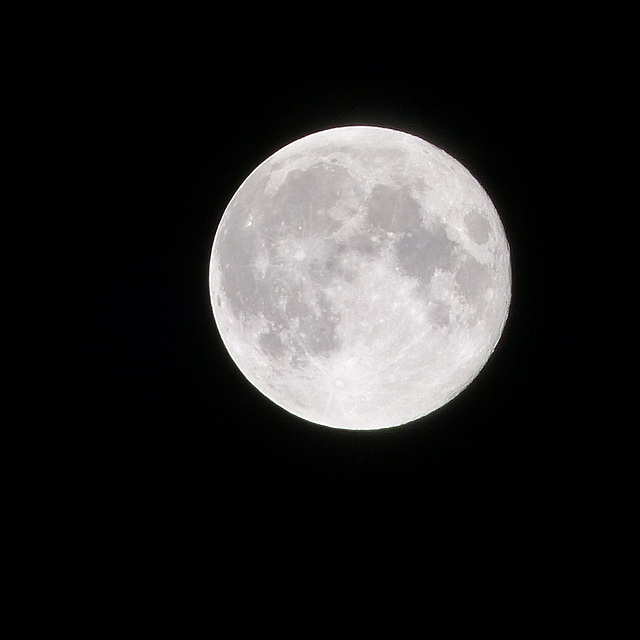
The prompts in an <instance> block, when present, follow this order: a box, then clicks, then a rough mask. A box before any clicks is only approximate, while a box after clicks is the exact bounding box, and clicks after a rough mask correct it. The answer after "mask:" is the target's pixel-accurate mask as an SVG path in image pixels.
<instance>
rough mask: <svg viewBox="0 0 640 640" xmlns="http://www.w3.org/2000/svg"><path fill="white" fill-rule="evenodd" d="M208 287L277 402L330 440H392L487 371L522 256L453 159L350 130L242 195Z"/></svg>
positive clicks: (269, 172) (268, 164)
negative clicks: (382, 436)
mask: <svg viewBox="0 0 640 640" xmlns="http://www.w3.org/2000/svg"><path fill="white" fill-rule="evenodd" d="M209 285H210V293H211V303H212V307H213V313H214V317H215V320H216V324H217V326H218V329H219V331H220V335H221V337H222V340H223V342H224V344H225V346H226V348H227V349H228V351H229V354H230V355H231V357H232V358H233V360H234V362H235V363H236V365H237V366H238V367H239V368H240V370H241V371H242V373H243V374H244V375H245V376H246V378H247V379H248V380H249V381H250V382H251V383H252V384H253V385H254V386H255V387H256V388H257V389H259V390H260V391H261V392H262V393H263V394H264V395H265V396H266V397H267V398H269V399H271V400H272V401H273V402H275V403H276V404H278V405H279V406H280V407H282V408H284V409H286V410H287V411H289V412H290V413H292V414H294V415H296V416H299V417H301V418H304V419H305V420H309V421H311V422H315V423H318V424H321V425H326V426H329V427H336V428H343V429H381V428H384V427H392V426H397V425H401V424H405V423H407V422H409V421H412V420H415V419H417V418H420V417H422V416H425V415H427V414H429V413H430V412H432V411H434V410H436V409H438V408H439V407H441V406H442V405H444V404H445V403H447V402H448V401H449V400H451V399H452V398H454V397H455V396H456V395H457V394H459V393H460V392H461V391H462V390H463V389H464V388H465V387H466V386H467V385H468V384H469V383H470V382H471V381H472V380H473V379H474V378H475V377H476V375H477V374H478V373H479V371H480V370H481V369H482V367H483V366H484V365H485V363H486V362H487V360H488V358H489V356H490V355H491V353H492V352H493V350H494V348H495V346H496V344H497V342H498V340H499V338H500V335H501V333H502V329H503V327H504V324H505V321H506V318H507V313H508V308H509V302H510V298H511V269H510V259H509V245H508V243H507V239H506V237H505V233H504V229H503V227H502V224H501V222H500V219H499V217H498V214H497V212H496V210H495V208H494V206H493V204H492V202H491V200H490V199H489V197H488V195H487V194H486V193H485V191H484V190H483V189H482V187H481V186H480V184H479V183H478V182H477V181H476V180H475V179H474V178H473V176H472V175H471V174H470V173H469V172H468V171H467V170H466V169H465V168H464V167H463V166H462V165H461V164H460V163H459V162H457V161H456V160H454V159H453V158H452V157H451V156H449V155H448V154H447V153H445V152H444V151H443V150H441V149H439V148H438V147H435V146H434V145H432V144H430V143H428V142H426V141H424V140H422V139H420V138H417V137H415V136H412V135H409V134H407V133H403V132H400V131H395V130H391V129H383V128H378V127H360V126H358V127H341V128H337V129H329V130H326V131H321V132H319V133H314V134H312V135H309V136H307V137H305V138H302V139H300V140H297V141H295V142H293V143H291V144H289V145H287V146H285V147H284V148H282V149H280V150H279V151H277V152H276V153H274V154H273V155H272V156H271V157H270V158H268V159H267V160H265V161H264V162H263V163H262V164H261V165H259V166H258V167H257V168H256V169H255V170H254V171H253V172H252V173H251V174H250V175H249V177H248V178H247V179H246V180H245V181H244V182H243V183H242V185H241V186H240V188H239V189H238V191H237V192H236V194H235V195H234V196H233V198H232V200H231V202H230V203H229V205H228V207H227V209H226V211H225V212H224V215H223V216H222V219H221V221H220V225H219V227H218V230H217V232H216V235H215V240H214V243H213V251H212V255H211V263H210V273H209Z"/></svg>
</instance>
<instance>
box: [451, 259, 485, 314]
mask: <svg viewBox="0 0 640 640" xmlns="http://www.w3.org/2000/svg"><path fill="white" fill-rule="evenodd" d="M455 278H456V283H457V284H458V286H459V287H460V292H461V293H462V295H463V297H464V298H465V300H466V301H467V302H468V303H469V304H472V305H474V306H482V305H483V302H484V294H485V292H486V290H487V288H488V287H489V285H490V284H491V276H490V275H489V273H488V271H487V269H486V267H484V266H483V265H481V264H480V263H479V262H478V261H477V260H476V259H475V258H473V257H471V256H470V255H469V254H466V255H465V259H464V260H463V261H462V264H461V265H460V266H459V267H458V269H457V270H456V273H455Z"/></svg>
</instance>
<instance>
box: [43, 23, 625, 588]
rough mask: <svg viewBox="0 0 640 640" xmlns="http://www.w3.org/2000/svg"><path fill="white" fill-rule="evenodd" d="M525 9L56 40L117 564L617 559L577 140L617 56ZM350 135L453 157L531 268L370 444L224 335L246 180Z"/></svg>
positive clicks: (85, 378)
mask: <svg viewBox="0 0 640 640" xmlns="http://www.w3.org/2000/svg"><path fill="white" fill-rule="evenodd" d="M510 19H511V18H509V16H506V20H507V22H508V21H509V20H510ZM513 20H514V21H513V23H512V24H511V26H509V25H508V24H505V25H504V26H503V27H495V28H494V29H493V30H492V31H485V30H483V29H480V28H478V29H477V30H475V29H474V25H473V24H470V25H467V29H466V30H465V31H464V32H462V31H459V30H458V28H457V27H456V26H455V25H456V24H457V23H455V22H454V23H451V24H450V26H449V27H448V28H443V25H441V24H437V23H436V24H431V23H430V22H429V21H428V20H425V18H424V16H420V15H419V14H416V16H413V17H407V16H404V17H403V19H402V21H399V22H397V23H393V22H390V23H387V21H386V20H385V19H378V20H374V21H371V22H368V21H367V20H366V19H363V20H359V21H350V22H345V23H342V24H341V23H339V21H336V22H331V21H328V22H324V23H322V24H320V23H317V22H314V20H311V19H309V20H306V19H300V20H299V22H296V23H295V25H291V26H287V25H288V23H287V21H279V20H278V18H277V16H276V18H275V19H274V18H273V17H272V19H271V20H270V21H266V18H265V20H263V19H262V18H256V19H254V20H253V21H252V22H251V24H246V23H245V22H242V21H240V22H238V21H237V20H234V19H231V18H227V19H224V18H223V17H220V18H218V19H216V20H213V19H210V21H205V22H204V24H199V25H198V26H192V27H191V26H190V27H187V28H184V29H179V28H178V27H176V26H175V25H172V24H171V23H170V20H167V21H166V23H164V24H163V25H162V26H159V25H156V24H155V23H153V21H152V22H151V23H147V22H145V20H139V21H137V22H136V23H135V25H132V24H130V22H129V21H128V20H119V19H113V18H112V19H110V20H107V21H106V23H105V22H104V21H102V20H100V21H96V22H95V23H92V27H91V28H90V29H87V30H86V31H84V32H83V34H82V36H81V37H80V38H79V41H80V42H81V44H80V45H78V40H75V41H74V44H69V45H67V44H65V43H61V45H60V47H61V49H62V50H63V55H62V60H63V62H62V63H60V64H59V65H57V66H56V69H57V73H58V74H59V76H56V75H55V74H54V78H62V79H59V80H54V83H53V88H52V90H51V92H50V94H49V95H50V98H51V101H52V102H55V101H56V99H57V100H63V101H64V105H63V108H62V109H61V112H62V113H63V116H62V117H61V118H60V120H59V121H58V123H57V125H56V126H57V130H56V132H57V133H58V134H60V140H64V141H65V147H64V148H65V153H66V154H68V155H69V157H71V161H70V162H69V163H68V164H67V165H65V166H68V167H69V173H70V181H69V185H70V187H69V194H68V195H69V201H70V202H71V203H73V205H74V206H71V207H70V210H69V214H68V217H67V216H65V222H66V220H68V221H69V224H64V225H63V229H62V231H63V232H62V234H61V235H62V236H63V241H64V242H63V244H62V246H61V249H60V254H59V256H58V259H59V261H60V264H62V265H63V268H64V273H63V276H62V278H61V279H59V281H58V282H59V287H58V288H57V291H56V297H55V304H54V305H53V306H52V315H53V318H54V320H55V322H56V323H58V324H57V325H56V326H58V325H59V328H60V335H61V336H62V337H63V341H61V346H60V351H59V361H60V363H61V364H62V368H61V371H60V372H59V373H57V374H56V378H57V380H56V382H54V384H56V383H57V382H59V387H60V390H59V393H58V397H59V399H60V400H62V403H61V404H62V407H63V411H64V415H65V417H66V419H67V422H68V423H69V424H72V425H74V426H75V427H77V428H78V431H79V435H77V436H75V438H74V441H73V444H72V446H71V449H72V457H73V459H74V460H75V461H76V462H78V463H79V465H78V467H75V466H74V467H73V468H74V471H73V473H71V475H72V479H73V484H74V486H76V487H80V488H81V489H82V490H83V491H84V490H85V489H86V492H87V495H86V496H85V497H84V498H83V499H79V500H78V504H77V513H78V514H80V515H79V516H78V517H79V519H80V520H82V521H83V522H84V525H83V531H85V533H86V534H87V535H88V539H90V540H91V539H93V537H94V536H95V539H96V540H100V541H101V551H100V553H101V554H105V555H106V557H112V556H113V557H116V556H118V557H120V556H121V555H122V554H125V555H134V556H136V557H137V556H145V555H153V554H156V553H158V554H161V555H162V554H167V553H169V554H171V555H174V556H175V555H178V556H182V555H183V556H184V557H185V558H193V557H198V558H200V557H201V554H202V555H204V553H205V551H204V550H205V549H206V553H207V554H208V555H212V556H213V557H214V559H215V561H216V562H218V563H219V566H222V565H224V564H225V563H227V562H232V563H236V565H237V564H238V563H239V564H242V565H243V566H245V565H250V566H255V563H262V562H266V563H273V564H274V565H277V566H278V567H279V568H280V570H283V568H284V567H293V566H296V565H301V566H307V565H309V564H319V565H322V564H325V563H326V564H327V565H329V566H333V564H339V565H340V566H341V567H342V568H343V570H345V567H348V566H351V565H352V564H353V563H356V564H359V565H362V566H365V565H366V566H369V567H370V568H371V567H374V568H377V567H380V566H381V565H384V564H390V565H401V564H405V565H407V566H414V565H415V566H418V567H421V566H430V565H431V564H433V563H434V562H436V561H437V560H438V559H441V558H442V557H446V558H448V559H449V560H448V561H450V562H454V558H455V559H456V560H455V562H459V563H460V564H463V563H464V562H468V561H470V559H475V561H479V560H482V561H486V562H487V563H489V564H491V565H492V567H493V568H494V570H496V569H497V568H498V567H503V568H504V567H520V566H525V565H526V566H527V567H529V568H530V569H531V568H533V567H541V568H540V571H541V572H543V571H544V570H545V569H544V568H546V569H547V570H549V571H550V570H551V569H550V567H552V566H553V567H554V571H556V572H558V573H557V574H554V575H555V578H557V579H560V580H564V579H565V578H566V576H569V575H571V576H574V577H575V576H576V575H585V574H586V573H589V572H590V571H593V568H594V565H599V564H606V561H605V558H606V557H607V552H606V551H604V550H603V549H602V547H601V544H602V540H603V539H608V538H607V536H608V535H609V531H610V529H611V528H615V521H616V516H615V514H613V512H612V510H611V507H610V506H609V502H610V501H609V496H608V495H607V484H606V483H605V477H606V476H607V475H608V474H609V472H610V468H611V461H610V460H609V457H608V456H609V454H608V452H607V451H608V449H607V447H606V445H605V440H604V437H603V435H602V425H603V422H602V420H601V411H602V407H603V398H602V397H600V395H599V393H598V389H599V388H600V384H599V375H598V374H596V373H595V372H594V370H593V363H592V358H591V355H590V354H589V353H587V352H586V351H585V344H589V345H591V354H592V353H593V352H594V351H597V350H598V349H600V348H601V346H600V339H599V338H598V333H597V331H595V325H596V321H595V320H594V319H593V318H592V314H590V313H589V309H592V307H593V304H592V302H591V296H592V282H591V278H592V276H593V273H594V272H595V270H596V267H597V265H592V264H591V260H590V256H591V251H592V248H593V245H594V238H595V237H597V229H596V228H595V226H594V219H593V218H592V217H591V216H592V215H593V212H592V209H593V205H592V197H593V193H592V190H593V182H592V175H593V169H594V167H593V164H594V162H593V156H592V155H590V153H589V148H588V145H587V144H586V142H585V140H586V136H585V132H586V131H588V132H589V139H590V140H591V143H590V144H593V141H594V139H597V138H598V136H599V135H600V134H599V133H598V130H597V128H595V129H594V127H593V118H594V114H595V113H596V112H597V110H598V104H599V103H598V98H599V96H601V95H602V93H603V92H607V91H609V90H608V89H607V83H608V82H609V78H608V71H607V69H606V67H603V66H602V63H601V59H600V58H599V49H598V44H597V42H595V40H594V39H593V38H591V36H590V33H591V31H590V29H591V28H592V27H590V26H589V25H586V26H585V25H576V24H575V23H572V24H564V25H561V24H558V23H557V21H556V22H554V23H553V24H554V26H552V27H550V26H549V23H548V21H547V20H546V19H543V18H540V19H538V20H534V19H533V18H531V19H530V20H528V21H527V24H528V25H529V26H528V29H527V30H523V28H522V25H520V23H517V22H516V21H515V18H514V19H513ZM448 24H449V23H448ZM278 25H280V26H278ZM67 78H68V79H70V81H69V82H68V84H65V83H67V80H66V79H67ZM352 124H368V125H377V126H383V127H391V128H398V129H401V130H404V131H407V132H409V133H412V134H414V135H417V136H420V137H423V138H425V139H427V140H429V141H430V142H432V143H434V144H436V145H438V146H440V147H442V148H444V149H445V150H446V151H447V152H448V153H450V154H451V155H453V156H454V157H455V158H457V159H458V160H459V161H460V162H462V163H463V164H464V165H465V166H466V167H467V168H468V169H469V170H470V171H471V172H472V173H473V174H474V175H475V176H476V178H477V179H478V180H479V181H480V183H481V184H482V185H483V186H484V187H485V189H486V190H487V192H488V193H489V195H490V196H491V198H492V200H493V202H494V204H495V205H496V208H497V209H498V211H499V213H500V216H501V219H502V221H503V224H504V227H505V229H506V233H507V237H508V240H509V242H510V246H511V252H512V268H513V300H512V304H511V309H510V315H509V319H508V322H507V325H506V328H505V331H504V334H503V337H502V340H501V341H500V343H499V345H498V347H497V349H496V351H495V353H494V355H493V356H492V358H491V360H490V361H489V363H488V364H487V366H486V367H485V368H484V370H483V371H482V372H481V374H480V375H479V376H478V378H477V379H476V380H475V381H474V382H473V383H472V385H471V386H470V387H469V388H468V389H467V390H466V391H464V393H462V394H461V395H460V396H458V397H457V398H456V399H454V400H453V401H452V402H450V403H449V404H448V405H446V406H445V407H443V408H441V409H440V410H438V411H437V412H435V413H433V414H432V415H430V416H428V417H426V418H423V419H421V420H418V421H416V422H414V423H411V424H409V425H406V426H404V427H401V428H397V429H390V430H382V431H375V432H364V433H362V432H361V433H358V432H349V431H342V430H334V429H328V428H324V427H320V426H317V425H314V424H310V423H306V422H304V421H302V420H299V419H297V418H295V417H293V416H291V415H289V414H287V413H286V412H285V411H283V410H281V409H280V408H279V407H277V406H275V405H274V404H272V403H271V402H270V401H269V400H267V399H266V398H264V397H262V396H261V395H260V394H259V393H258V392H257V391H256V390H254V389H253V387H252V386H251V385H250V384H249V383H248V382H246V381H245V379H244V378H243V376H242V375H241V374H240V372H239V371H238V370H237V369H236V367H235V365H234V364H233V362H232V361H231V359H230V357H229V356H228V355H227V353H226V351H225V349H224V347H223V345H222V343H221V340H220V338H219V335H218V333H217V330H216V327H215V323H214V320H213V316H212V313H211V310H210V303H209V294H208V282H207V275H208V273H207V272H208V261H209V255H210V249H211V244H212V241H213V237H214V234H215V231H216V228H217V225H218V222H219V220H220V217H221V215H222V213H223V211H224V209H225V207H226V205H227V203H228V201H229V200H230V198H231V197H232V196H233V194H234V192H235V191H236V189H237V188H238V187H239V186H240V184H241V183H242V181H243V180H244V178H245V177H246V176H247V175H248V174H249V173H250V172H251V171H252V170H253V169H254V168H255V167H256V166H257V165H258V164H259V163H260V162H261V161H262V160H264V159H265V158H267V157H268V156H269V155H271V154H272V153H274V152H275V151H276V150H277V149H279V148H281V147H282V146H284V145H285V144H287V143H289V142H291V141H293V140H295V139H297V138H300V137H302V136H304V135H306V134H309V133H312V132H314V131H318V130H321V129H325V128H329V127H335V126H342V125H352ZM75 469H81V471H77V470H75ZM85 510H86V513H87V514H91V515H90V516H89V515H87V518H86V519H85V518H84V516H83V515H82V514H84V513H85ZM594 549H595V550H596V551H594ZM585 554H586V555H585ZM586 556H588V558H589V560H588V562H585V557H586ZM550 558H551V559H552V560H550ZM462 559H465V560H462ZM371 570H374V569H371ZM375 570H377V569H375ZM576 572H577V574H576ZM555 578H554V579H555Z"/></svg>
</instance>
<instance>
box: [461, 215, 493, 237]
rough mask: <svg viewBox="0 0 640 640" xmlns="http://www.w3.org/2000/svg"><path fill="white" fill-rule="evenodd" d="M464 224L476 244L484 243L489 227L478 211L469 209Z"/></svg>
mask: <svg viewBox="0 0 640 640" xmlns="http://www.w3.org/2000/svg"><path fill="white" fill-rule="evenodd" d="M464 224H465V226H466V227H467V231H468V233H469V237H470V238H471V239H472V240H473V241H474V242H475V243H476V244H484V243H485V242H487V240H489V232H490V230H491V227H490V226H489V223H488V222H487V220H486V218H485V217H484V216H483V215H482V214H481V213H480V212H478V211H476V210H472V211H470V212H469V213H468V214H467V215H466V216H465V218H464Z"/></svg>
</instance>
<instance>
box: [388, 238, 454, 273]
mask: <svg viewBox="0 0 640 640" xmlns="http://www.w3.org/2000/svg"><path fill="white" fill-rule="evenodd" d="M457 246H458V245H457V244H456V243H455V242H453V241H452V240H450V239H449V238H448V237H447V234H446V231H445V228H444V227H443V226H437V227H435V228H433V229H425V228H424V227H422V226H417V227H415V228H413V229H411V231H408V232H407V233H405V234H404V236H403V237H402V238H400V240H398V242H397V244H396V256H397V259H398V264H399V265H400V267H401V268H402V270H403V271H404V273H406V274H407V275H408V276H410V277H412V278H417V279H418V280H419V281H420V282H422V283H423V284H424V283H426V284H428V283H429V281H430V280H431V276H432V275H433V274H434V273H435V270H436V269H443V270H444V271H448V270H450V269H452V268H453V267H454V266H455V258H454V252H455V249H456V247H457Z"/></svg>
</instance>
